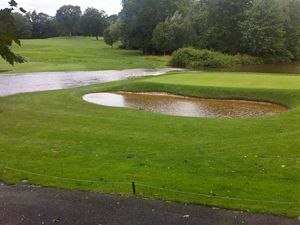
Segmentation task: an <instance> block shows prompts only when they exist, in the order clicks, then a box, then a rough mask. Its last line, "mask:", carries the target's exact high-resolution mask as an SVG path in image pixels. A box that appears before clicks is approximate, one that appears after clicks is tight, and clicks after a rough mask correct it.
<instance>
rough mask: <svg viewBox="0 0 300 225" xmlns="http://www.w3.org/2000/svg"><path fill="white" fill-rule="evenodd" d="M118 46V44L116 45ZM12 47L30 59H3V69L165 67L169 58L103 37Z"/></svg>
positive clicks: (40, 41)
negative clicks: (11, 61) (122, 46)
mask: <svg viewBox="0 0 300 225" xmlns="http://www.w3.org/2000/svg"><path fill="white" fill-rule="evenodd" d="M116 47H117V46H116ZM13 50H14V51H15V52H16V53H18V54H20V55H22V56H23V57H24V58H25V59H26V60H27V61H28V62H27V63H24V64H16V66H15V67H12V66H10V65H8V64H7V63H6V62H5V61H4V60H3V59H0V71H5V70H12V71H13V72H43V71H46V72H50V71H93V70H112V69H114V70H117V69H118V70H120V69H135V68H158V67H164V66H166V65H167V63H168V61H169V57H168V56H166V57H163V56H162V57H159V56H144V55H143V54H142V52H141V51H129V50H121V49H117V48H115V49H112V48H111V47H110V46H108V45H106V44H105V43H104V41H103V39H102V38H101V39H100V40H99V41H96V40H95V39H94V38H89V37H72V38H63V37H62V38H49V39H34V40H22V47H19V46H14V48H13Z"/></svg>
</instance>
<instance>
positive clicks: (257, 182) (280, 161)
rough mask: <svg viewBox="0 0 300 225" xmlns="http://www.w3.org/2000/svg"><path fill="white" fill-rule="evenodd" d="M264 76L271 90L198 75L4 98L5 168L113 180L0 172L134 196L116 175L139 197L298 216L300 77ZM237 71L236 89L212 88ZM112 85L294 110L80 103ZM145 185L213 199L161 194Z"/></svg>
mask: <svg viewBox="0 0 300 225" xmlns="http://www.w3.org/2000/svg"><path fill="white" fill-rule="evenodd" d="M259 76H260V82H261V83H260V85H262V86H263V87H264V89H262V88H255V89H252V88H253V86H252V84H251V82H250V83H249V80H251V79H252V82H255V80H256V78H257V77H255V76H253V77H252V78H251V77H249V76H246V74H235V73H226V74H223V76H221V77H219V76H218V75H213V74H212V77H207V76H206V75H205V74H203V73H199V74H195V73H194V74H192V75H188V76H187V74H181V75H177V74H175V75H174V74H173V75H166V76H162V77H159V78H144V79H139V80H131V81H122V82H115V83H110V84H102V85H95V86H90V87H83V88H77V89H72V90H61V91H52V92H43V93H31V94H22V95H17V96H11V97H5V98H0V127H1V130H0V163H1V164H2V165H8V166H10V167H15V168H19V169H24V170H27V171H32V172H36V173H41V174H46V175H52V176H63V177H69V178H77V179H89V180H99V181H108V183H106V184H103V185H100V184H92V183H85V182H75V181H74V182H71V181H64V182H62V180H56V179H51V178H44V177H39V176H35V175H30V174H25V173H22V172H12V171H9V170H2V172H0V177H1V179H2V180H4V181H6V182H10V183H14V182H17V181H19V180H23V179H28V180H29V181H30V182H33V183H38V184H43V185H50V186H56V187H63V188H71V189H82V190H93V191H108V192H120V193H130V183H129V184H128V185H123V184H111V183H109V182H110V181H125V182H130V181H132V180H135V181H136V182H137V191H138V193H139V194H142V195H144V196H148V197H157V198H163V199H168V200H175V201H182V202H195V203H201V204H207V205H216V206H220V207H225V208H234V209H243V210H251V211H258V212H267V213H273V214H280V215H287V216H293V217H298V216H299V215H300V207H299V206H300V192H299V185H300V183H299V182H300V164H299V160H300V152H299V147H300V139H299V135H300V128H299V120H300V90H296V89H295V87H297V86H300V83H299V80H298V77H297V76H284V77H285V78H286V79H290V81H291V83H292V84H293V85H294V86H293V88H291V89H289V87H288V86H285V89H280V90H279V89H275V88H272V87H277V86H278V84H277V79H278V78H280V77H281V76H280V75H262V74H261V75H259ZM230 77H231V78H236V77H238V78H239V79H238V81H237V82H235V80H234V79H232V82H231V83H230V87H222V88H220V87H218V88H216V87H214V85H213V84H212V86H210V85H209V84H208V83H209V82H212V80H214V78H216V79H218V80H222V79H223V80H227V79H229V78H230ZM244 79H245V80H244ZM174 80H176V82H175V81H174ZM162 81H163V82H162ZM168 81H170V82H171V83H172V84H167V82H168ZM204 83H206V86H202V85H203V84H204ZM225 83H226V82H225ZM235 86H236V87H235ZM241 87H242V88H241ZM105 90H133V91H145V90H149V91H166V92H173V93H178V94H187V95H191V96H201V97H224V98H244V99H261V100H268V101H276V102H279V103H282V104H286V105H288V106H289V107H290V108H291V110H290V111H289V112H287V113H284V114H282V115H279V116H274V117H265V118H257V119H199V118H184V117H171V116H165V115H159V114H154V113H149V112H144V111H138V110H133V109H119V108H111V107H101V106H97V105H93V104H89V103H86V102H84V101H82V100H81V97H82V95H83V94H85V93H90V92H97V91H105ZM283 165H285V167H282V166H283ZM0 171H1V170H0ZM141 183H144V184H148V185H151V186H155V187H158V188H171V189H176V190H181V191H186V192H195V193H203V194H212V196H215V197H211V198H207V197H203V196H198V195H190V194H179V193H172V192H168V191H164V190H155V189H150V188H147V187H144V186H141V185H139V184H141ZM218 196H228V197H237V198H244V199H256V200H259V201H250V200H236V199H226V198H218ZM261 201H262V202H261ZM263 201H271V202H263ZM273 201H275V202H273ZM276 201H283V202H293V203H291V204H288V203H277V202H276Z"/></svg>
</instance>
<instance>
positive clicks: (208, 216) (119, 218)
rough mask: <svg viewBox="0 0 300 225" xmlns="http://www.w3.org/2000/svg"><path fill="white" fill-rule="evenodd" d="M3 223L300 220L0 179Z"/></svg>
mask: <svg viewBox="0 0 300 225" xmlns="http://www.w3.org/2000/svg"><path fill="white" fill-rule="evenodd" d="M0 224H1V225H38V224H45V225H47V224H49V225H53V224H63V225H99V224H101V225H299V224H300V220H298V219H287V218H281V217H275V216H269V215H261V214H250V213H241V212H234V211H228V210H222V209H214V208H209V207H203V206H196V205H183V204H177V203H167V202H163V201H157V200H146V199H142V198H136V197H124V196H119V195H109V194H100V193H86V192H78V191H66V190H58V189H52V188H42V187H36V186H7V185H4V184H1V183H0Z"/></svg>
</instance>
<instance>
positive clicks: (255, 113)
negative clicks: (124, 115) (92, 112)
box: [83, 92, 287, 118]
mask: <svg viewBox="0 0 300 225" xmlns="http://www.w3.org/2000/svg"><path fill="white" fill-rule="evenodd" d="M83 99H84V100H85V101H87V102H90V103H94V104H98V105H102V106H111V107H126V108H135V109H140V110H146V111H150V112H156V113H161V114H166V115H173V116H186V117H209V118H251V117H260V116H272V115H276V114H280V113H283V112H285V111H287V108H286V107H284V106H281V105H278V104H273V103H268V102H257V101H243V100H219V99H203V98H194V97H185V96H179V95H169V94H165V93H152V92H151V93H149V92H147V93H133V92H115V93H94V94H87V95H85V96H83Z"/></svg>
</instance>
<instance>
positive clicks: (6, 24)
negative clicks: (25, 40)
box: [0, 0, 25, 65]
mask: <svg viewBox="0 0 300 225" xmlns="http://www.w3.org/2000/svg"><path fill="white" fill-rule="evenodd" d="M9 4H10V6H11V8H5V9H1V10H0V56H1V57H2V58H3V59H4V60H6V61H7V62H8V63H10V64H11V65H13V64H14V63H23V62H25V60H24V58H22V57H21V56H20V55H17V54H15V53H14V52H12V51H11V49H10V47H11V46H12V44H13V43H16V44H18V45H21V43H20V41H19V39H18V38H17V37H16V34H15V26H16V24H15V21H14V17H13V15H12V10H13V9H14V8H16V7H17V5H18V4H17V3H16V2H15V1H14V0H11V1H10V2H9ZM20 10H21V11H24V9H22V8H21V9H20Z"/></svg>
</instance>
